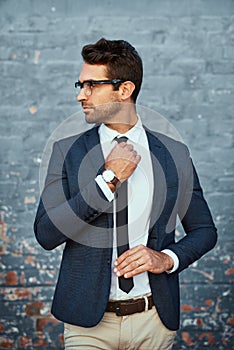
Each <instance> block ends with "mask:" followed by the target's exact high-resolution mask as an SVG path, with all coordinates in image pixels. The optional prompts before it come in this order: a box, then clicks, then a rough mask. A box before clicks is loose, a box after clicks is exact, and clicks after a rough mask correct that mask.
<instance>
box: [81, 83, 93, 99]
mask: <svg viewBox="0 0 234 350" xmlns="http://www.w3.org/2000/svg"><path fill="white" fill-rule="evenodd" d="M83 88H84V93H85V95H86V96H90V95H91V93H92V89H91V82H90V81H85V82H84V84H83Z"/></svg>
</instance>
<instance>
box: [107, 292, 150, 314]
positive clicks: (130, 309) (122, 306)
mask: <svg viewBox="0 0 234 350" xmlns="http://www.w3.org/2000/svg"><path fill="white" fill-rule="evenodd" d="M153 305H154V302H153V297H152V295H150V296H144V297H141V298H139V299H127V300H117V301H109V302H108V304H107V308H106V311H107V312H115V313H116V315H117V316H127V315H132V314H135V313H137V312H143V311H147V310H150V309H152V307H153Z"/></svg>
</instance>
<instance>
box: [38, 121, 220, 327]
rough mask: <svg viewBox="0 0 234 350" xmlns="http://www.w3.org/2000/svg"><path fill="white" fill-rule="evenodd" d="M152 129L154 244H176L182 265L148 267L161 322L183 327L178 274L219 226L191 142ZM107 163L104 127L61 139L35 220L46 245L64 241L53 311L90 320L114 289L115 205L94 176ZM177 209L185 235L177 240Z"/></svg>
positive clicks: (66, 318) (209, 244)
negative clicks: (166, 269) (155, 270)
mask: <svg viewBox="0 0 234 350" xmlns="http://www.w3.org/2000/svg"><path fill="white" fill-rule="evenodd" d="M146 134H147V137H148V141H149V148H150V152H151V158H152V164H153V173H154V189H152V190H153V191H154V194H153V206H152V213H151V221H150V228H149V234H148V242H147V246H148V247H150V248H151V249H154V250H157V251H161V250H162V249H165V248H168V249H171V250H172V251H173V252H175V254H176V255H177V256H178V258H179V268H178V270H177V271H176V272H174V273H172V274H167V273H162V274H158V275H157V274H152V273H149V282H150V287H151V290H152V295H153V300H154V303H155V306H156V308H157V311H158V314H159V316H160V318H161V320H162V322H163V323H164V325H165V326H166V327H167V328H168V329H171V330H176V329H178V328H179V315H180V301H179V299H180V298H179V279H178V275H179V273H180V272H181V271H182V270H184V269H185V268H187V267H188V266H189V265H190V264H192V263H193V262H194V261H196V260H197V259H199V258H200V257H201V256H202V255H203V254H205V253H206V252H208V251H209V250H210V249H212V248H213V247H214V246H215V244H216V240H217V233H216V228H215V226H214V223H213V220H212V217H211V214H210V211H209V208H208V206H207V203H206V201H205V199H204V197H203V192H202V189H201V186H200V184H199V180H198V177H197V174H196V171H195V169H194V166H193V164H192V161H191V159H190V156H189V152H188V149H187V147H186V146H185V145H184V144H182V143H180V142H178V141H175V140H173V139H171V138H168V137H167V136H165V135H162V134H159V133H155V132H152V131H150V130H148V129H146ZM103 165H104V158H103V154H102V150H101V146H100V140H99V135H98V126H95V127H94V128H92V129H90V130H88V131H86V132H84V133H83V134H81V135H77V136H72V137H69V138H66V139H63V140H60V141H59V142H56V143H55V144H54V147H53V152H52V156H51V159H50V163H49V167H48V174H47V178H46V181H45V188H44V191H43V193H42V195H41V199H40V203H39V206H38V210H37V214H36V218H35V223H34V231H35V235H36V238H37V240H38V242H39V243H40V244H41V246H42V247H44V248H45V249H47V250H51V249H54V248H56V247H57V246H59V245H61V244H62V243H65V246H64V251H63V256H62V262H61V267H60V271H59V276H58V281H57V285H56V289H55V294H54V298H53V303H52V314H53V315H54V316H55V317H56V318H57V319H59V320H61V321H63V322H67V323H70V324H74V325H78V326H83V327H92V326H95V325H96V324H98V322H100V320H101V319H102V317H103V314H104V312H105V309H106V305H107V302H108V299H109V293H110V282H111V260H112V239H113V237H112V231H113V230H112V229H113V213H112V210H113V204H112V203H110V202H108V201H107V199H106V198H105V196H104V195H103V193H102V192H101V191H100V189H99V187H98V186H97V184H96V182H95V180H94V179H95V177H96V176H97V174H98V173H100V172H101V171H102V169H103ZM178 216H179V217H180V220H181V222H182V225H183V228H184V231H185V233H186V235H185V236H184V237H183V238H182V239H181V240H180V241H178V242H176V241H175V228H176V217H178Z"/></svg>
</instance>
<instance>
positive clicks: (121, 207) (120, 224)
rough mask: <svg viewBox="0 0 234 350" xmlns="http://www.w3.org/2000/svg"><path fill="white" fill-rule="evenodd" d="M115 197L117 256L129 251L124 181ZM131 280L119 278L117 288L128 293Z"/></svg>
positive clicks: (130, 287)
mask: <svg viewBox="0 0 234 350" xmlns="http://www.w3.org/2000/svg"><path fill="white" fill-rule="evenodd" d="M115 140H116V141H117V142H118V143H120V142H127V140H128V138H127V137H126V136H122V137H119V138H117V137H116V138H115ZM116 194H117V196H116V233H117V253H118V256H120V255H121V254H123V253H124V252H125V251H126V250H128V249H129V239H128V182H127V181H124V182H123V183H122V184H121V186H120V187H119V188H118V190H117V193H116ZM133 286H134V284H133V278H132V277H131V278H124V276H121V277H119V288H120V289H122V290H123V291H124V292H125V293H129V292H130V290H131V289H132V288H133Z"/></svg>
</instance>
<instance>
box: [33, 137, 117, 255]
mask: <svg viewBox="0 0 234 350" xmlns="http://www.w3.org/2000/svg"><path fill="white" fill-rule="evenodd" d="M77 181H78V180H77ZM69 197H70V193H69V186H68V180H67V174H66V168H65V166H64V155H63V153H62V151H61V149H60V147H59V144H58V143H55V144H54V147H53V152H52V156H51V159H50V163H49V167H48V173H47V177H46V181H45V188H44V190H43V193H42V195H41V198H40V203H39V206H38V210H37V214H36V218H35V222H34V231H35V235H36V238H37V240H38V242H39V243H40V244H41V245H42V247H43V248H45V249H48V250H50V249H54V248H55V247H57V246H58V245H60V244H62V243H64V242H65V241H66V240H67V239H68V238H71V239H74V240H76V239H77V241H78V239H79V237H78V235H79V233H80V232H82V231H83V230H84V229H85V228H86V226H87V225H88V224H91V223H92V222H93V221H94V220H95V219H96V218H97V217H98V216H100V215H101V214H102V213H103V212H106V211H108V208H110V207H111V206H112V203H110V202H109V201H108V200H107V199H106V197H105V196H104V195H103V193H102V191H101V190H100V189H99V187H98V185H97V184H96V182H95V179H93V181H91V182H90V183H89V184H88V185H87V186H85V187H84V188H82V189H80V191H79V192H78V193H77V194H76V195H75V196H74V197H72V198H69Z"/></svg>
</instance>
